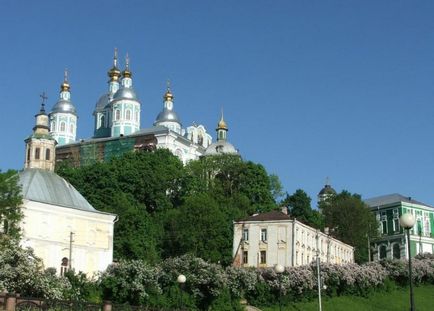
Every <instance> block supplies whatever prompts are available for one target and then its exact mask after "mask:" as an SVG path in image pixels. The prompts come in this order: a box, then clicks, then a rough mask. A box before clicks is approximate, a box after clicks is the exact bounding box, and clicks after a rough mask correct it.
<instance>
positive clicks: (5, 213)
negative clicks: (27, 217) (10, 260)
mask: <svg viewBox="0 0 434 311" xmlns="http://www.w3.org/2000/svg"><path fill="white" fill-rule="evenodd" d="M21 203H22V196H21V187H20V186H19V184H18V175H17V172H16V171H14V170H9V171H7V172H5V173H2V172H0V247H2V246H3V245H4V244H5V243H9V242H10V241H14V240H15V241H16V240H17V239H18V238H19V237H20V226H19V222H20V220H21V218H22V217H23V215H22V212H21V209H20V205H21Z"/></svg>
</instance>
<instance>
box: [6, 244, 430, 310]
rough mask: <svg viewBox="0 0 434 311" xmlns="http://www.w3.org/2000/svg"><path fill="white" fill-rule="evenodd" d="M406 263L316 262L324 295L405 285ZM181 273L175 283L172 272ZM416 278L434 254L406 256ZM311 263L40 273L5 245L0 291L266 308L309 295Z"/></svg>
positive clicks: (179, 264)
mask: <svg viewBox="0 0 434 311" xmlns="http://www.w3.org/2000/svg"><path fill="white" fill-rule="evenodd" d="M407 268H408V263H407V262H406V261H404V260H386V261H381V262H375V263H367V264H363V265H358V264H346V265H332V264H327V263H322V264H321V277H322V280H323V284H322V285H325V289H323V293H324V295H327V296H330V297H333V296H341V295H354V296H367V295H369V294H370V293H372V292H373V291H381V290H388V289H390V288H391V287H396V286H399V285H404V286H405V285H406V284H408V270H407ZM180 274H183V275H185V276H186V283H185V284H184V286H182V288H181V287H180V285H179V284H178V283H177V281H176V280H177V277H178V276H179V275H180ZM413 276H414V282H415V284H416V285H417V284H434V258H433V257H432V256H428V255H423V256H418V257H417V258H415V259H414V260H413ZM316 286H317V283H316V267H315V266H314V265H305V266H300V267H293V268H286V270H285V271H284V272H283V273H282V274H280V275H278V274H276V272H275V271H274V269H271V268H267V269H255V268H236V267H227V268H223V267H222V266H221V265H219V264H215V263H210V262H207V261H205V260H203V259H200V258H197V257H194V256H191V255H184V256H181V257H174V258H169V259H166V260H164V261H162V262H161V263H159V264H156V265H150V264H148V263H147V262H145V261H142V260H121V261H120V262H118V263H115V264H112V265H110V266H109V268H108V269H107V270H106V271H105V272H103V273H102V274H101V275H100V276H99V277H98V279H96V280H87V279H86V278H85V277H84V275H83V274H78V275H77V274H74V273H72V272H69V273H68V274H67V275H66V276H63V277H58V276H56V275H55V274H53V272H52V271H43V270H42V267H41V262H40V260H39V259H38V258H36V257H35V256H34V255H33V252H32V251H31V250H23V249H20V248H19V247H17V246H13V245H11V246H10V247H8V248H3V249H0V292H1V291H2V290H7V291H9V292H17V293H20V294H21V295H22V296H33V297H35V296H36V297H42V298H50V299H53V298H54V299H70V300H88V301H89V300H91V301H93V302H101V301H102V300H111V301H113V302H115V303H130V304H135V305H139V304H140V305H148V306H154V307H160V308H166V309H174V308H176V307H179V303H180V297H182V301H183V305H184V306H186V307H188V309H189V310H241V309H240V299H241V298H245V299H247V301H248V302H249V303H250V304H252V305H256V306H272V305H276V302H277V301H278V296H279V291H280V290H281V291H282V294H283V301H284V304H289V303H293V302H295V301H301V300H309V299H313V298H315V297H316V293H317V289H316Z"/></svg>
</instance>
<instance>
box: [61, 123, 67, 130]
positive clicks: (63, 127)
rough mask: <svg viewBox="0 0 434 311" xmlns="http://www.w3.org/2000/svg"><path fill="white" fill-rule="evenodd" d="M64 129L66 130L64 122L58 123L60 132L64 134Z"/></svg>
mask: <svg viewBox="0 0 434 311" xmlns="http://www.w3.org/2000/svg"><path fill="white" fill-rule="evenodd" d="M65 128H66V125H65V122H60V131H61V132H65Z"/></svg>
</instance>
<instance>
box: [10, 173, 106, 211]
mask: <svg viewBox="0 0 434 311" xmlns="http://www.w3.org/2000/svg"><path fill="white" fill-rule="evenodd" d="M18 176H19V183H20V184H21V186H22V194H23V198H24V199H27V200H30V201H36V202H41V203H48V204H52V205H57V206H63V207H69V208H74V209H79V210H83V211H89V212H97V213H102V212H99V211H97V210H96V209H94V208H93V207H92V205H90V204H89V202H88V201H87V200H86V199H85V198H84V197H83V196H82V195H81V194H80V193H79V192H78V191H77V190H76V189H75V188H74V187H73V186H72V185H71V184H70V183H69V182H67V181H66V180H65V179H63V178H62V177H60V176H59V175H57V174H55V173H54V172H50V171H47V170H42V169H24V170H23V171H21V172H19V173H18Z"/></svg>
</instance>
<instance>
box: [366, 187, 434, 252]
mask: <svg viewBox="0 0 434 311" xmlns="http://www.w3.org/2000/svg"><path fill="white" fill-rule="evenodd" d="M365 203H366V204H367V205H368V206H369V207H370V209H371V210H372V212H373V213H374V214H375V215H376V217H377V220H378V224H379V228H378V230H379V234H380V235H379V237H378V238H377V239H375V240H373V241H371V259H372V260H380V259H385V258H396V259H400V258H408V252H407V243H408V241H407V237H406V235H405V234H404V231H403V229H402V228H401V226H400V224H399V217H400V216H401V215H402V214H405V213H411V214H413V216H414V218H415V220H416V223H415V225H414V227H413V229H411V230H410V248H411V256H412V257H414V256H416V255H418V254H421V253H431V254H433V253H434V207H432V206H430V205H428V204H425V203H422V202H418V201H416V200H413V199H412V198H411V197H405V196H403V195H400V194H397V193H395V194H389V195H384V196H380V197H375V198H372V199H368V200H365Z"/></svg>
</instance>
